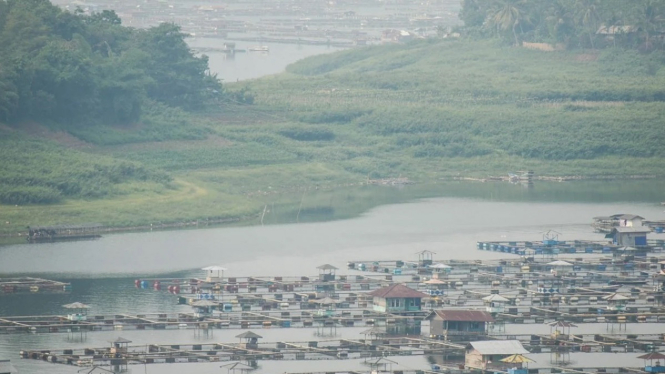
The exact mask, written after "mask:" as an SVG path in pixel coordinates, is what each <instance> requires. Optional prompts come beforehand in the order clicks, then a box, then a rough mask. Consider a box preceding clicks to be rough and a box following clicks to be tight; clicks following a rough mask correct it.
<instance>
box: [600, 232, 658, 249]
mask: <svg viewBox="0 0 665 374" xmlns="http://www.w3.org/2000/svg"><path fill="white" fill-rule="evenodd" d="M650 232H651V229H650V228H648V227H615V228H613V229H612V231H611V232H610V233H609V234H607V235H605V237H606V238H608V239H612V243H614V244H616V245H620V246H627V247H638V246H645V245H647V234H649V233H650Z"/></svg>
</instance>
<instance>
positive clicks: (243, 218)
mask: <svg viewBox="0 0 665 374" xmlns="http://www.w3.org/2000/svg"><path fill="white" fill-rule="evenodd" d="M659 178H663V177H662V176H658V175H629V176H625V175H624V176H622V175H588V176H584V175H571V176H534V177H533V180H534V181H540V182H580V181H610V180H614V181H622V180H623V181H631V180H633V181H638V180H654V179H659ZM437 182H467V183H474V182H475V183H492V182H494V183H506V184H519V183H520V182H519V181H518V182H511V180H510V177H508V176H489V177H485V178H476V177H470V176H468V177H462V176H454V177H443V178H439V179H438V180H435V181H429V182H423V181H413V180H411V179H409V178H406V177H396V178H383V179H370V180H367V181H363V182H360V183H346V184H342V185H335V186H334V187H329V188H326V187H323V188H321V191H328V192H331V191H335V190H339V189H340V187H341V188H349V187H363V186H380V187H384V188H390V187H392V188H395V189H401V188H404V187H407V186H414V185H426V184H428V183H429V184H436V183H437ZM319 188H320V187H319V186H309V187H300V188H297V189H295V190H288V191H287V190H285V191H271V192H270V194H271V195H280V194H282V195H284V196H287V195H290V194H293V193H294V192H293V191H297V192H298V193H299V194H300V193H301V192H302V193H303V194H304V193H305V192H307V191H315V190H319ZM253 195H254V194H251V193H250V194H248V196H253ZM284 203H287V204H289V203H291V204H295V203H297V201H296V200H294V198H293V197H292V198H287V199H286V200H285V201H284ZM266 206H267V204H266ZM262 211H264V210H263V208H261V209H259V210H258V211H256V212H254V213H251V214H248V215H239V216H234V217H224V218H208V219H196V218H192V219H186V220H178V221H164V222H159V221H157V222H154V221H153V222H149V221H147V220H146V221H145V222H143V223H141V224H136V225H128V226H125V225H114V224H108V225H104V226H100V227H99V228H98V229H96V230H95V231H94V233H96V234H112V233H128V232H150V231H168V230H179V229H196V228H208V227H215V226H225V225H230V224H250V222H251V221H252V220H260V219H261V217H262ZM263 214H265V212H264V213H263ZM337 219H339V218H337ZM342 219H343V218H342ZM333 220H336V219H333ZM257 224H259V223H258V222H257ZM261 224H262V222H261ZM34 226H39V225H37V224H35V225H34ZM72 226H75V225H72ZM27 236H28V232H27V230H21V231H12V232H9V231H8V232H0V246H1V245H11V244H21V243H22V242H21V241H20V240H21V239H24V238H26V237H27ZM12 239H14V240H12Z"/></svg>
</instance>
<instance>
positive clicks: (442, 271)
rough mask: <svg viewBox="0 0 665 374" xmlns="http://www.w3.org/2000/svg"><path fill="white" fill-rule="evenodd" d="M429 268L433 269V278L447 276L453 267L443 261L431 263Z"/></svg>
mask: <svg viewBox="0 0 665 374" xmlns="http://www.w3.org/2000/svg"><path fill="white" fill-rule="evenodd" d="M427 268H429V269H430V270H432V278H446V277H447V276H448V274H449V273H450V271H451V270H452V269H453V267H452V266H450V265H446V264H444V263H441V262H437V263H435V264H432V265H429V266H427Z"/></svg>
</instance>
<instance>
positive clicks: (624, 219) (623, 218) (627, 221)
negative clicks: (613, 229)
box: [612, 214, 644, 227]
mask: <svg viewBox="0 0 665 374" xmlns="http://www.w3.org/2000/svg"><path fill="white" fill-rule="evenodd" d="M612 218H613V219H614V220H616V221H618V223H619V227H640V226H642V221H644V217H641V216H637V215H635V214H615V215H613V216H612Z"/></svg>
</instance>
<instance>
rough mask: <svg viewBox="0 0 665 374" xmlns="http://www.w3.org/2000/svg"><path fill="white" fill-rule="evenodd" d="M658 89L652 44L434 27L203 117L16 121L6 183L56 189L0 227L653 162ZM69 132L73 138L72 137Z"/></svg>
mask: <svg viewBox="0 0 665 374" xmlns="http://www.w3.org/2000/svg"><path fill="white" fill-rule="evenodd" d="M663 87H665V70H664V69H662V68H661V64H660V62H658V61H657V60H656V59H654V55H640V54H638V53H636V52H631V51H619V50H606V51H603V52H584V53H582V52H579V51H578V52H540V51H530V50H525V49H522V48H516V47H505V46H501V45H499V44H497V43H494V42H489V41H483V42H471V41H448V40H439V41H423V42H416V43H413V44H408V45H391V46H381V47H369V48H363V49H357V50H351V51H344V52H340V53H336V54H332V55H326V56H321V57H313V58H309V59H305V60H303V61H300V62H298V63H296V64H293V65H291V66H290V67H289V68H288V72H287V73H284V74H281V75H277V76H271V77H266V78H263V79H259V80H256V81H251V82H247V83H239V84H237V85H236V86H235V87H234V86H229V87H228V88H229V89H230V90H231V91H233V90H246V89H249V91H250V92H251V93H252V94H253V95H254V97H255V104H253V105H237V106H229V105H225V106H224V107H221V108H219V109H218V110H217V111H213V112H207V113H200V114H198V115H192V114H188V113H185V112H181V111H173V112H171V111H166V110H156V111H155V112H154V113H147V114H148V115H146V116H145V118H146V120H145V123H143V124H138V125H135V126H131V127H126V128H123V127H118V126H116V127H113V128H109V127H104V126H101V125H99V126H94V127H86V128H80V127H78V128H76V129H68V128H67V127H60V128H59V129H53V128H51V129H49V130H48V131H50V134H51V135H53V134H59V132H58V131H65V132H66V133H67V134H66V135H67V137H68V139H69V140H68V142H63V141H62V137H58V136H50V137H47V138H48V139H50V140H48V141H46V140H43V139H44V137H43V136H42V137H37V136H35V135H34V134H30V133H21V134H20V135H13V136H16V137H20V141H21V142H29V143H30V144H29V145H28V144H27V143H25V146H20V147H19V148H18V149H16V148H12V147H13V146H12V144H14V143H12V142H11V141H8V140H6V139H7V138H6V137H3V138H2V140H0V144H1V146H2V148H1V149H2V151H1V152H3V160H9V162H7V163H6V164H5V165H1V166H0V173H2V175H3V176H4V175H14V176H16V177H15V178H13V179H12V181H13V182H11V183H13V184H11V185H7V182H3V183H5V187H4V188H6V189H14V190H20V189H21V188H23V187H24V186H31V187H30V188H33V186H34V188H44V189H45V192H44V193H45V194H46V195H47V196H50V195H48V194H49V193H50V194H53V195H55V196H56V197H57V198H56V199H55V200H52V201H51V205H46V206H43V205H41V206H40V205H37V206H23V205H21V204H18V206H15V205H17V204H11V205H9V204H7V205H0V215H1V216H3V217H7V220H8V221H11V224H9V225H5V226H3V227H2V228H0V232H3V231H4V232H7V231H15V230H18V229H20V228H22V227H24V226H25V225H26V224H51V223H82V222H101V223H106V224H114V225H133V224H141V223H145V222H164V221H178V220H189V219H197V218H210V217H215V218H220V217H221V218H223V217H239V216H254V217H256V216H257V215H259V214H261V212H263V211H264V209H267V206H269V205H270V204H273V203H276V206H278V207H281V206H289V207H290V208H289V209H290V210H294V209H296V210H298V211H301V210H302V211H304V212H307V211H308V209H309V210H312V211H314V210H316V209H319V208H320V204H319V203H318V202H311V203H308V202H305V203H304V205H300V202H301V199H302V196H303V195H302V191H304V190H305V189H313V188H321V189H325V188H326V187H335V186H341V185H349V184H360V183H363V182H364V181H366V179H367V178H387V177H397V176H406V177H408V178H410V179H412V180H415V181H421V182H431V181H436V180H439V179H440V178H442V177H449V176H457V175H466V176H487V175H504V174H506V173H508V172H510V171H515V170H524V169H532V170H534V171H535V172H536V174H539V175H582V176H596V175H604V176H607V175H615V176H629V175H630V176H633V175H650V176H652V175H657V176H662V175H663V174H665V173H663V170H665V169H664V167H665V158H664V157H663V156H665V148H663V146H662V145H663V144H665V135H664V134H663V118H665V116H664V114H665V103H664V102H663V100H665V88H663ZM162 125H163V128H162V127H161V126H162ZM70 138H74V139H75V140H76V141H78V142H79V143H80V144H77V145H76V149H75V150H73V149H72V146H71V139H70ZM37 139H40V140H37ZM26 149H32V150H33V152H32V153H30V156H27V154H28V153H26V151H25V150H26ZM52 155H53V156H52ZM42 164H44V165H48V166H47V167H46V169H47V170H42V169H43V168H42V169H40V168H39V167H37V165H42ZM57 165H68V167H67V168H66V171H62V170H65V169H62V168H59V167H58V166H57ZM40 170H41V171H40ZM68 173H69V174H68ZM22 174H25V175H28V176H30V178H28V179H26V178H24V177H22V176H21V175H22ZM21 178H23V179H21ZM62 178H64V179H65V180H67V181H69V180H75V181H78V182H77V184H78V187H77V188H78V190H76V191H79V192H77V193H71V194H70V193H67V192H66V191H69V190H68V189H67V188H64V189H63V188H62V187H63V185H62V183H60V184H58V183H54V181H58V180H61V179H62ZM4 180H5V179H4V178H3V181H4ZM22 186H23V187H22ZM65 187H66V185H65ZM98 190H99V191H104V193H103V194H99V195H96V194H95V191H98ZM47 192H48V193H47ZM285 192H288V193H287V194H282V195H280V193H285ZM100 196H101V197H102V198H100ZM45 202H48V201H45ZM308 204H314V205H311V206H309V205H308Z"/></svg>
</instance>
